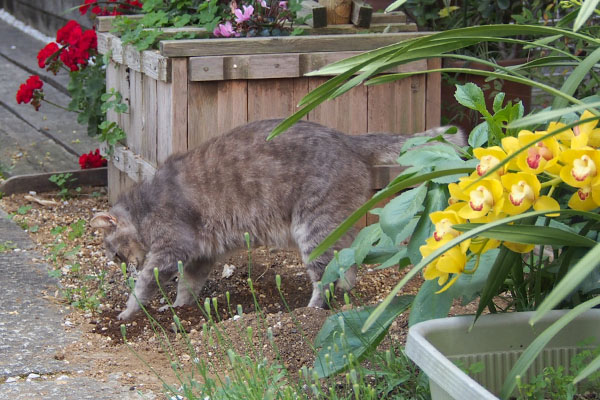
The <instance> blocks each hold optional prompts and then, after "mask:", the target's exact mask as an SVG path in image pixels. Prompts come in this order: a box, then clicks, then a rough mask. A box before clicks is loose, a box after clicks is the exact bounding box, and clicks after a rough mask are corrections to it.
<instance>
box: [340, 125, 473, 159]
mask: <svg viewBox="0 0 600 400" xmlns="http://www.w3.org/2000/svg"><path fill="white" fill-rule="evenodd" d="M450 128H451V126H441V127H439V128H433V129H429V130H426V131H424V132H419V133H413V134H410V135H398V134H386V133H370V134H366V135H348V136H347V138H348V141H349V143H348V145H349V146H351V148H352V149H353V150H354V151H356V152H357V153H359V154H361V155H363V156H364V157H366V158H367V159H368V160H369V163H370V164H371V165H379V164H393V163H395V161H396V159H397V158H398V155H400V152H401V150H402V146H403V145H404V143H405V142H406V140H408V139H410V138H412V137H415V136H430V137H435V136H439V135H442V134H444V133H446V131H447V130H448V129H450ZM444 138H445V139H446V140H447V141H449V142H451V143H454V144H456V145H458V146H465V145H466V144H467V140H466V138H465V135H464V134H463V132H461V131H460V129H459V131H458V132H457V133H455V134H447V135H444Z"/></svg>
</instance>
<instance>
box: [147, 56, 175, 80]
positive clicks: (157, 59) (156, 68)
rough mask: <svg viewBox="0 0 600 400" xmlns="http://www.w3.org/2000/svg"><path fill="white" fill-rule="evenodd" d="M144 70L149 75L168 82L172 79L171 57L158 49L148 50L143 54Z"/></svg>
mask: <svg viewBox="0 0 600 400" xmlns="http://www.w3.org/2000/svg"><path fill="white" fill-rule="evenodd" d="M142 72H144V74H146V75H148V76H149V77H151V78H153V79H156V80H159V81H163V82H168V81H169V80H170V79H171V59H170V58H167V57H163V56H161V55H160V53H159V52H158V51H156V50H146V51H144V52H143V55H142Z"/></svg>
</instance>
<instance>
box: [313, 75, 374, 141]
mask: <svg viewBox="0 0 600 400" xmlns="http://www.w3.org/2000/svg"><path fill="white" fill-rule="evenodd" d="M326 81H327V79H326V78H320V77H315V78H312V77H311V78H309V90H314V89H316V88H317V87H318V86H320V85H321V84H323V83H324V82H326ZM366 109H367V88H366V86H357V87H355V88H354V89H352V90H350V91H348V92H346V93H344V94H343V95H341V96H340V97H337V98H335V99H333V100H327V101H325V102H324V103H322V104H321V105H319V106H318V107H317V108H315V109H314V110H312V111H311V112H309V113H308V120H309V121H314V122H318V123H320V124H323V125H325V126H329V127H331V128H334V129H337V130H340V131H342V132H344V133H348V134H351V135H357V134H361V133H364V132H366V131H367V113H366V112H365V111H366Z"/></svg>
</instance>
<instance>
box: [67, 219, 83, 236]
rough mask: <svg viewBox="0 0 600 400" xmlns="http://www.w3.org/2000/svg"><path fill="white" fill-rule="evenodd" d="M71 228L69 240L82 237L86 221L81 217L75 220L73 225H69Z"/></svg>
mask: <svg viewBox="0 0 600 400" xmlns="http://www.w3.org/2000/svg"><path fill="white" fill-rule="evenodd" d="M69 228H70V229H71V230H70V231H69V233H68V235H67V237H68V238H69V240H75V239H76V238H80V237H82V236H83V234H84V233H85V221H84V220H82V219H80V220H78V221H77V222H74V223H72V224H71V225H69Z"/></svg>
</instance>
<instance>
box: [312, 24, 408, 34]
mask: <svg viewBox="0 0 600 400" xmlns="http://www.w3.org/2000/svg"><path fill="white" fill-rule="evenodd" d="M303 29H304V33H305V34H307V35H343V34H367V33H383V32H386V33H399V32H417V30H418V28H417V25H416V24H413V23H406V22H397V23H389V24H379V23H377V24H374V23H373V22H371V24H370V25H369V27H368V28H362V27H359V26H356V25H354V24H338V25H327V26H325V27H323V28H312V27H306V28H304V27H303Z"/></svg>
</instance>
